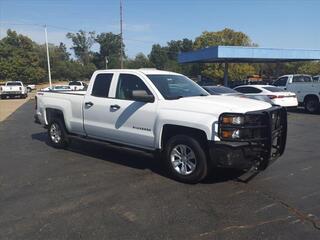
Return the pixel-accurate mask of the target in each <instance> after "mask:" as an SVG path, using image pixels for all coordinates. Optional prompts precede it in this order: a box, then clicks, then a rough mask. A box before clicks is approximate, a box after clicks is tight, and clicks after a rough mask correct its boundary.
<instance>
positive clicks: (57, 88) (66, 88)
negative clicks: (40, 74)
mask: <svg viewBox="0 0 320 240" xmlns="http://www.w3.org/2000/svg"><path fill="white" fill-rule="evenodd" d="M40 91H72V88H71V87H70V86H69V85H55V86H52V87H51V88H50V87H46V88H42V89H41V90H40Z"/></svg>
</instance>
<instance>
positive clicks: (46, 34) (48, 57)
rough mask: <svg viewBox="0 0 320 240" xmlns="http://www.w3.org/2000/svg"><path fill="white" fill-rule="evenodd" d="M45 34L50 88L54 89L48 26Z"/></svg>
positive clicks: (45, 27)
mask: <svg viewBox="0 0 320 240" xmlns="http://www.w3.org/2000/svg"><path fill="white" fill-rule="evenodd" d="M44 34H45V38H46V48H47V61H48V76H49V86H50V88H52V83H51V69H50V56H49V46H48V33H47V25H44Z"/></svg>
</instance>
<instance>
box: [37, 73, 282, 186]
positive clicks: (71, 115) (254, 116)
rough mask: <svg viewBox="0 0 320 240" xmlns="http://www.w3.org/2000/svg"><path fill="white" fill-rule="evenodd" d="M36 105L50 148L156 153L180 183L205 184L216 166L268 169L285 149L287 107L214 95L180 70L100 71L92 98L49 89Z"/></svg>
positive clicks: (93, 81) (91, 90) (89, 94)
mask: <svg viewBox="0 0 320 240" xmlns="http://www.w3.org/2000/svg"><path fill="white" fill-rule="evenodd" d="M36 99H37V101H36V114H35V119H36V122H38V123H41V124H43V125H44V126H45V127H46V128H47V129H48V138H49V141H50V143H51V144H52V146H54V147H57V148H63V147H66V146H67V145H68V144H69V140H70V139H72V138H73V139H82V140H84V141H90V140H91V141H93V142H96V141H100V142H108V143H114V144H118V145H119V144H120V145H124V146H126V147H133V148H138V149H140V150H145V151H149V152H150V151H151V152H153V153H155V154H157V155H159V156H160V157H161V159H162V161H164V163H165V164H166V166H167V170H168V172H169V173H170V175H171V176H172V177H173V178H175V179H177V180H179V181H182V182H187V183H196V182H199V181H201V180H202V179H203V178H205V177H206V176H207V174H208V172H209V170H210V168H213V167H229V168H240V169H244V170H249V169H255V170H262V169H265V168H266V167H267V166H268V164H269V161H270V160H274V159H276V158H278V157H279V156H281V155H282V153H283V152H284V149H285V143H286V136H287V115H286V110H285V109H284V108H282V107H280V106H272V105H271V104H269V103H266V102H262V101H256V100H252V99H247V98H239V97H230V96H221V95H216V96H213V95H209V94H208V93H207V92H206V91H205V90H204V89H203V88H201V87H200V86H199V85H197V84H196V83H195V82H194V81H192V80H191V79H189V78H187V77H186V76H183V75H181V74H178V73H174V72H167V71H159V70H148V69H139V70H133V69H127V70H126V69H119V70H99V71H96V72H94V74H93V76H92V77H91V80H90V83H89V86H88V89H87V92H77V91H74V92H68V93H63V92H62V93H61V92H59V93H57V92H52V91H49V92H45V91H43V92H38V93H37V98H36ZM132 160H133V161H134V159H132Z"/></svg>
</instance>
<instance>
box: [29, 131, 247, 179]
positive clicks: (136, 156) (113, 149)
mask: <svg viewBox="0 0 320 240" xmlns="http://www.w3.org/2000/svg"><path fill="white" fill-rule="evenodd" d="M31 138H32V139H33V140H38V141H41V142H44V143H45V144H47V145H48V146H49V147H52V146H51V145H50V144H49V141H48V138H47V133H46V132H40V133H35V134H32V135H31ZM65 151H70V152H74V153H78V154H81V155H84V156H86V157H90V158H95V159H100V160H102V161H108V162H111V163H115V164H119V165H123V166H125V167H130V168H134V169H140V170H145V169H149V170H151V171H152V172H154V173H156V174H158V175H161V176H163V177H166V178H171V177H170V176H169V175H168V174H167V171H166V169H165V166H164V164H163V162H162V161H161V160H160V159H158V158H155V157H154V155H153V154H152V153H146V152H142V151H139V150H134V149H130V148H125V147H119V146H116V145H112V144H105V143H101V144H99V143H91V142H86V141H82V140H72V142H71V144H70V145H69V147H68V148H67V149H65ZM242 173H243V172H240V171H235V170H231V169H218V171H214V172H213V174H210V175H209V176H208V177H207V178H206V179H205V180H203V182H202V183H203V184H215V183H220V182H226V181H230V180H236V179H237V178H238V177H239V176H240V175H241V174H242Z"/></svg>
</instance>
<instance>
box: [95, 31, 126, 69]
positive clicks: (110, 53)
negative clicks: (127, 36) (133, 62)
mask: <svg viewBox="0 0 320 240" xmlns="http://www.w3.org/2000/svg"><path fill="white" fill-rule="evenodd" d="M95 41H96V42H97V43H99V45H100V50H99V53H96V54H95V57H94V63H95V65H96V66H97V68H105V65H106V62H105V61H106V58H107V60H108V68H119V67H120V49H121V37H120V35H117V34H114V33H112V32H108V33H101V34H99V35H98V36H97V37H96V39H95ZM122 46H123V48H124V44H122ZM124 57H125V56H124Z"/></svg>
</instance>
